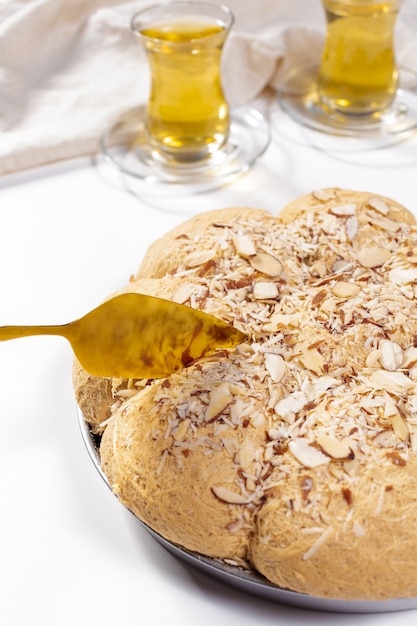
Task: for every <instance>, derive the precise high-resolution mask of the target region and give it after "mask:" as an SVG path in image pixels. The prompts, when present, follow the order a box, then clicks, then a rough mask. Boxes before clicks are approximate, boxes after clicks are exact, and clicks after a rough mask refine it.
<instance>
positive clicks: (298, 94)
mask: <svg viewBox="0 0 417 626" xmlns="http://www.w3.org/2000/svg"><path fill="white" fill-rule="evenodd" d="M317 75H318V66H317V65H309V66H305V67H300V68H296V69H294V70H293V72H291V73H290V74H289V75H288V77H287V78H286V80H285V81H284V83H283V85H282V86H281V87H280V90H279V92H278V100H279V103H280V105H281V107H282V109H283V110H284V111H285V112H286V113H287V114H288V115H289V116H290V117H291V118H292V119H293V120H294V121H296V122H297V123H299V124H302V125H303V126H305V127H307V128H309V129H311V130H315V131H318V132H320V133H327V134H330V135H334V136H336V137H350V138H356V139H359V140H363V142H364V144H365V143H366V147H367V148H369V147H370V146H373V147H383V146H388V145H390V144H393V143H397V142H398V141H399V140H401V139H404V138H405V137H407V136H408V135H410V134H411V133H413V132H414V131H416V130H417V74H416V73H415V72H414V71H413V70H410V69H407V68H400V69H399V87H398V90H397V94H396V97H395V99H394V102H393V103H392V105H391V107H390V108H389V109H388V110H387V111H386V112H384V113H383V114H381V115H380V116H379V117H376V116H372V115H344V114H342V113H331V112H328V111H326V110H324V109H323V108H322V107H321V106H320V103H319V97H318V93H317Z"/></svg>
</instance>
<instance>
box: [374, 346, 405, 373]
mask: <svg viewBox="0 0 417 626" xmlns="http://www.w3.org/2000/svg"><path fill="white" fill-rule="evenodd" d="M378 348H379V350H380V353H381V355H380V362H381V365H382V367H383V368H384V370H388V371H389V372H393V371H394V370H396V369H398V368H399V367H400V366H401V364H402V362H403V350H402V348H401V346H400V345H399V344H398V343H396V342H395V341H390V339H381V341H380V342H379V345H378Z"/></svg>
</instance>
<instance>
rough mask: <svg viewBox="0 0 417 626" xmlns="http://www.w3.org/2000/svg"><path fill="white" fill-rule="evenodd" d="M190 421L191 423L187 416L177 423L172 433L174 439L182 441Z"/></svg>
mask: <svg viewBox="0 0 417 626" xmlns="http://www.w3.org/2000/svg"><path fill="white" fill-rule="evenodd" d="M190 423H191V420H190V419H189V418H187V419H185V420H183V421H182V422H180V423H179V425H178V426H177V428H176V429H175V430H174V432H173V433H172V436H173V437H174V439H175V441H182V440H183V439H184V437H185V434H186V432H187V430H188V427H189V425H190Z"/></svg>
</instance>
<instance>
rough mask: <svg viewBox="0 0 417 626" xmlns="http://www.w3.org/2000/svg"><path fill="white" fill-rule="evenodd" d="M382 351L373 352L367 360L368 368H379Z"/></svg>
mask: <svg viewBox="0 0 417 626" xmlns="http://www.w3.org/2000/svg"><path fill="white" fill-rule="evenodd" d="M380 356H381V350H372V352H370V353H369V354H368V356H367V357H366V359H365V364H366V367H379V365H380V361H379V359H380Z"/></svg>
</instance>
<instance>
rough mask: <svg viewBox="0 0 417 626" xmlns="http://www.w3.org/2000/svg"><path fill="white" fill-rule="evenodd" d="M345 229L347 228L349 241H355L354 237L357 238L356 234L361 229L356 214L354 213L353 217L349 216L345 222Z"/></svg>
mask: <svg viewBox="0 0 417 626" xmlns="http://www.w3.org/2000/svg"><path fill="white" fill-rule="evenodd" d="M345 229H346V237H347V239H348V241H353V239H355V237H356V235H357V234H358V230H359V222H358V218H357V217H356V215H352V216H351V217H348V218H347V220H346V223H345Z"/></svg>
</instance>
